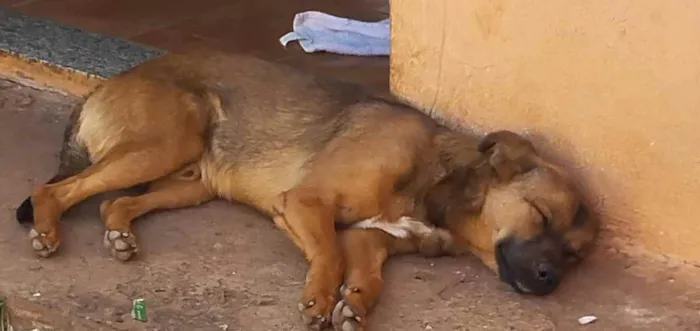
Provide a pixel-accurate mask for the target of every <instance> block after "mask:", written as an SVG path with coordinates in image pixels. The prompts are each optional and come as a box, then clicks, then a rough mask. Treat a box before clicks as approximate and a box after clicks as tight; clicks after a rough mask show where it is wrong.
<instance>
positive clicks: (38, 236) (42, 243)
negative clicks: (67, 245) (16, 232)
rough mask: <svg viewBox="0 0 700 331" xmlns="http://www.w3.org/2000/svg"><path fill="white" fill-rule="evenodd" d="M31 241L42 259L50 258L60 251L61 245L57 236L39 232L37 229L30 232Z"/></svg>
mask: <svg viewBox="0 0 700 331" xmlns="http://www.w3.org/2000/svg"><path fill="white" fill-rule="evenodd" d="M29 240H30V241H31V243H32V248H33V249H34V252H35V253H36V254H37V255H39V256H41V257H49V255H51V254H53V252H55V251H56V250H57V249H58V245H59V244H60V242H59V240H58V236H57V235H55V234H53V235H50V234H48V233H43V232H39V231H37V230H36V229H31V230H30V231H29Z"/></svg>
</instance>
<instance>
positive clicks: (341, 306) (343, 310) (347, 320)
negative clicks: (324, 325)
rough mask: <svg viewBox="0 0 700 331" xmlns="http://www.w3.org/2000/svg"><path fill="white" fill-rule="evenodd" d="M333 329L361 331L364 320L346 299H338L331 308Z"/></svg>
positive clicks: (337, 330)
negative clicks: (333, 307)
mask: <svg viewBox="0 0 700 331" xmlns="http://www.w3.org/2000/svg"><path fill="white" fill-rule="evenodd" d="M332 321H333V329H334V330H336V331H362V330H364V324H365V320H364V317H362V316H361V315H360V314H359V313H358V311H357V310H356V309H354V308H353V307H352V306H351V305H350V304H349V303H348V302H347V301H345V300H340V301H339V302H338V304H336V305H335V309H333V318H332Z"/></svg>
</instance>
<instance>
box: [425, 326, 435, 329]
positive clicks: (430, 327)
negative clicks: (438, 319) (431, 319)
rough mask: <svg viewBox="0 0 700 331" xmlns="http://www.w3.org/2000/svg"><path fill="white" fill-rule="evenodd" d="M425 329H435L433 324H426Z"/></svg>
mask: <svg viewBox="0 0 700 331" xmlns="http://www.w3.org/2000/svg"><path fill="white" fill-rule="evenodd" d="M425 329H426V330H432V329H433V327H432V326H430V325H426V326H425Z"/></svg>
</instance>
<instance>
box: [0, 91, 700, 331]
mask: <svg viewBox="0 0 700 331" xmlns="http://www.w3.org/2000/svg"><path fill="white" fill-rule="evenodd" d="M75 102H77V100H75V99H72V98H70V97H65V96H61V95H58V94H54V93H48V92H42V91H37V90H33V89H30V88H27V87H23V86H19V85H17V84H14V83H11V82H7V81H0V183H1V185H0V292H2V293H3V294H4V295H6V296H8V297H9V298H10V299H11V301H10V308H11V309H12V310H13V314H14V317H15V319H16V321H17V322H18V324H17V325H18V326H20V327H18V328H16V330H17V329H20V330H31V329H33V328H38V329H44V330H50V329H55V330H136V331H138V330H202V331H209V330H211V331H221V330H236V331H238V330H241V331H270V330H299V331H302V330H304V327H303V325H302V324H301V321H300V319H299V316H298V313H297V308H296V300H297V298H298V296H299V295H300V293H301V292H300V291H301V289H302V286H303V280H304V272H305V270H306V264H305V262H304V260H303V257H302V255H301V253H300V252H299V251H298V250H297V249H296V248H295V247H294V246H293V244H292V243H291V242H290V241H289V240H287V238H286V237H285V236H284V234H283V233H282V232H281V231H279V230H277V229H276V228H275V227H274V225H273V224H272V222H271V221H269V220H268V219H266V218H264V217H262V216H260V215H259V214H257V213H256V212H254V211H252V210H251V209H249V208H246V207H244V206H240V205H235V204H231V203H226V202H219V201H216V202H212V203H209V204H206V205H203V206H200V207H197V208H190V209H184V210H175V211H167V212H159V213H154V214H151V215H148V216H145V217H143V218H142V219H141V220H139V221H138V222H137V223H136V225H135V231H136V234H137V236H138V237H139V240H140V245H141V247H140V248H141V254H140V255H139V257H138V258H137V259H136V260H133V261H130V262H127V263H121V262H118V261H115V260H114V259H112V258H111V257H110V256H109V253H108V252H107V251H106V250H105V249H104V248H103V246H102V235H103V229H104V228H103V225H102V223H101V221H100V219H99V216H98V210H97V206H98V203H99V201H100V200H101V199H103V198H104V196H101V197H95V198H92V199H90V200H89V201H87V202H85V203H83V204H80V205H79V206H77V207H75V208H74V209H72V210H70V211H69V212H68V213H67V214H66V215H65V217H64V219H63V222H62V224H61V228H62V236H63V243H62V246H61V248H60V250H59V252H58V253H57V254H56V255H55V256H52V257H51V258H49V259H41V258H38V257H36V256H34V253H33V252H32V250H31V248H30V246H29V242H28V240H27V238H26V235H27V229H26V228H24V227H22V226H20V225H18V224H17V223H16V222H15V220H14V210H15V207H16V206H17V205H18V204H19V203H20V202H21V201H22V200H23V199H24V198H25V197H26V196H27V195H28V194H29V192H30V191H31V190H32V188H33V186H34V185H36V184H39V183H41V182H43V181H45V180H47V179H48V178H49V177H51V175H52V174H53V171H54V168H55V167H56V163H57V160H56V157H57V152H58V148H59V146H60V139H61V137H62V132H63V128H64V124H65V122H66V120H67V117H68V114H69V111H70V109H71V107H72V106H73V104H74V103H75ZM671 262H672V261H666V262H663V261H662V262H658V261H656V262H649V261H646V260H639V259H631V258H629V257H626V256H624V255H623V254H621V253H619V252H618V251H617V250H615V249H613V248H611V247H610V246H609V245H608V244H606V242H605V241H603V242H601V243H600V244H599V246H598V248H597V250H596V252H595V253H594V254H593V256H592V257H591V258H590V259H589V260H587V261H586V262H585V263H584V264H582V265H581V266H580V267H579V268H578V269H576V270H575V272H574V273H573V274H572V275H571V276H570V277H569V278H568V279H567V280H566V281H565V282H564V283H563V284H562V286H561V287H560V289H559V290H558V291H556V292H555V293H554V294H552V295H551V296H548V297H544V298H534V297H524V296H521V295H518V294H515V293H513V292H511V291H508V290H507V289H506V288H505V286H504V285H502V284H501V283H500V282H499V281H498V280H497V279H496V278H495V277H494V275H493V274H492V273H491V272H490V271H489V270H487V269H486V268H485V267H483V266H482V265H481V264H480V263H479V262H478V261H477V260H476V259H474V258H470V257H465V258H438V259H425V258H421V257H416V256H405V257H397V258H394V259H392V260H391V261H390V262H389V263H388V265H387V266H386V269H385V270H386V271H385V278H386V280H387V286H386V289H385V291H384V294H383V295H382V297H381V300H380V303H379V306H378V308H377V309H376V311H375V313H374V314H373V315H372V316H371V318H370V326H371V327H372V330H405V331H418V330H523V331H529V330H654V331H658V330H674V331H675V330H678V331H681V330H700V289H699V288H698V287H697V283H694V282H690V281H688V280H689V279H692V277H697V276H700V268H698V267H694V266H691V265H686V264H681V263H671ZM681 276H683V277H681ZM696 279H700V277H697V278H696ZM136 298H143V299H145V301H146V304H147V314H148V321H147V322H140V321H135V320H134V319H133V318H132V317H131V316H130V314H129V312H130V309H131V306H132V300H133V299H136ZM585 315H594V316H596V317H597V318H598V319H597V320H596V321H595V322H593V323H591V324H588V325H579V322H578V321H577V320H578V319H579V318H580V317H582V316H585Z"/></svg>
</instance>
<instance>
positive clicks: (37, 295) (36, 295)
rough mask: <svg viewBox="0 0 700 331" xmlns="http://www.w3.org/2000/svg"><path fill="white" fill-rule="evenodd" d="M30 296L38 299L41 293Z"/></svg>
mask: <svg viewBox="0 0 700 331" xmlns="http://www.w3.org/2000/svg"><path fill="white" fill-rule="evenodd" d="M32 296H33V297H35V298H38V297H40V296H41V293H39V292H36V293H34V294H32Z"/></svg>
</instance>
